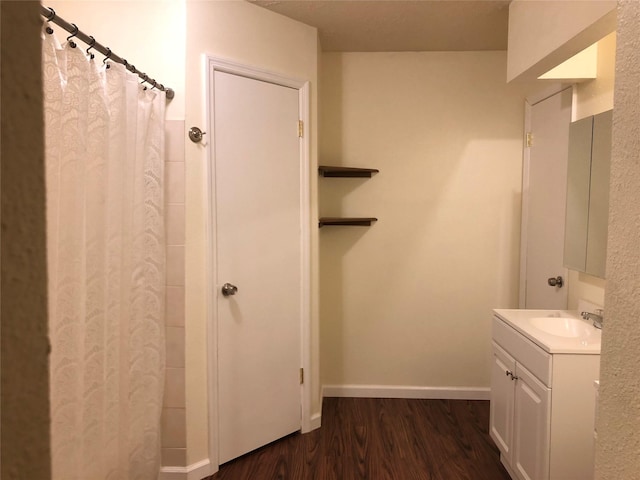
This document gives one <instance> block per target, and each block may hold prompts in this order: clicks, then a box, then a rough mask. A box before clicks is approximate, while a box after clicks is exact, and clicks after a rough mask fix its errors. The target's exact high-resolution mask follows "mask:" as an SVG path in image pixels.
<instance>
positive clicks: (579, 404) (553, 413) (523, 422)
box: [489, 315, 600, 480]
mask: <svg viewBox="0 0 640 480" xmlns="http://www.w3.org/2000/svg"><path fill="white" fill-rule="evenodd" d="M492 332H493V363H492V375H491V414H490V428H489V432H490V435H491V438H492V439H493V440H494V442H495V443H496V445H497V446H498V448H499V449H500V453H501V454H500V458H501V461H502V463H503V464H504V466H505V467H506V468H507V470H508V471H509V474H510V475H511V476H512V478H514V480H588V479H591V478H593V455H594V440H593V426H594V419H595V397H594V394H593V381H594V380H595V379H597V378H598V373H599V358H600V356H599V355H594V354H576V353H568V354H567V353H551V352H548V351H545V350H544V349H543V348H542V347H541V346H540V345H538V344H536V343H535V342H534V341H532V340H531V339H530V338H527V336H525V335H523V334H522V333H521V332H519V331H518V330H516V328H514V327H513V326H512V325H511V324H509V322H508V321H506V320H504V319H503V318H501V317H500V316H498V315H496V316H494V318H493V330H492Z"/></svg>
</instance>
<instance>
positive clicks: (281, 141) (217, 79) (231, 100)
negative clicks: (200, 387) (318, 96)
mask: <svg viewBox="0 0 640 480" xmlns="http://www.w3.org/2000/svg"><path fill="white" fill-rule="evenodd" d="M213 85H214V95H213V112H212V114H213V115H212V118H213V121H214V125H213V127H214V152H215V153H214V162H215V175H214V177H215V181H214V189H215V222H216V225H215V232H216V233H215V238H214V242H216V246H215V255H216V265H217V268H216V270H217V271H216V273H215V279H216V284H217V289H218V297H217V325H218V342H217V352H218V376H217V382H218V430H219V432H218V433H219V437H218V445H219V463H224V462H226V461H228V460H231V459H233V458H236V457H238V456H240V455H242V454H244V453H247V452H249V451H251V450H253V449H255V448H258V447H260V446H262V445H264V444H266V443H269V442H271V441H273V440H275V439H278V438H280V437H282V436H285V435H287V434H289V433H292V432H295V431H297V430H300V426H301V423H300V422H301V387H300V380H299V369H300V367H301V315H302V313H301V308H302V307H301V305H302V301H301V298H302V285H303V281H302V271H303V268H302V264H301V262H302V260H301V249H302V240H301V235H302V233H301V232H302V226H301V208H302V201H301V194H300V192H301V188H300V181H301V180H300V179H301V173H300V172H301V162H300V138H299V137H298V119H299V105H298V102H299V92H298V90H297V89H294V88H289V87H285V86H281V85H276V84H273V83H269V82H264V81H259V80H254V79H251V78H246V77H243V76H239V75H234V74H230V73H224V72H219V71H216V72H215V74H214V84H213ZM225 283H229V284H232V285H234V286H236V287H237V292H235V294H231V295H227V296H225V295H223V293H222V289H223V285H224V284H225ZM228 290H232V288H231V287H229V288H228ZM230 293H233V292H232V291H231V292H230Z"/></svg>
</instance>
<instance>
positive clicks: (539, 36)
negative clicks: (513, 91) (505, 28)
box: [507, 0, 616, 81]
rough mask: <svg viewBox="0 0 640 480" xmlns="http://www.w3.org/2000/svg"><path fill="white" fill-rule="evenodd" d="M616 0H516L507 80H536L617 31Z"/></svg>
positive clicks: (512, 7) (512, 6) (511, 19)
mask: <svg viewBox="0 0 640 480" xmlns="http://www.w3.org/2000/svg"><path fill="white" fill-rule="evenodd" d="M615 8H616V1H615V0H514V1H513V2H511V4H510V5H509V49H508V52H509V53H508V65H507V81H511V80H514V79H520V80H535V79H536V78H538V77H539V76H540V75H542V74H543V73H545V72H547V71H549V70H550V69H552V68H554V67H556V66H557V65H559V64H560V63H562V62H564V61H565V60H567V59H568V58H570V57H572V56H573V55H575V54H576V53H578V52H580V51H581V50H583V49H584V48H586V47H587V46H589V45H591V44H592V43H595V42H597V41H598V40H600V39H601V38H602V37H604V36H605V35H607V34H608V33H610V32H612V31H613V30H615Z"/></svg>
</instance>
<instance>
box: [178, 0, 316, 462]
mask: <svg viewBox="0 0 640 480" xmlns="http://www.w3.org/2000/svg"><path fill="white" fill-rule="evenodd" d="M187 25H188V29H187V64H186V68H187V72H188V75H187V83H186V87H187V104H186V124H187V125H186V126H187V127H190V126H192V125H198V126H202V125H205V118H206V102H205V99H204V95H203V92H204V87H203V85H204V83H203V81H204V74H203V70H202V65H203V55H205V54H208V55H212V56H218V57H222V58H225V59H229V60H232V61H234V62H237V63H243V64H246V65H249V66H253V67H259V68H264V69H267V70H270V71H273V72H275V73H279V74H281V75H284V76H288V77H293V78H297V79H301V80H309V81H310V82H311V119H312V120H311V125H310V126H308V132H309V134H310V135H311V166H310V169H311V172H315V170H316V169H317V144H316V142H317V140H316V139H317V134H316V132H317V126H316V121H315V118H316V116H317V113H316V112H317V101H318V100H317V99H318V94H317V76H318V56H317V52H318V45H317V43H318V40H317V32H316V29H315V28H312V27H308V26H306V25H303V24H301V23H299V22H295V21H293V20H290V19H288V18H286V17H283V16H281V15H277V14H274V13H272V12H269V11H267V10H265V9H263V8H260V7H257V6H255V5H251V4H249V3H247V2H244V1H235V0H229V1H214V2H203V1H188V2H187ZM206 161H207V158H206V155H205V149H204V146H203V144H194V143H192V142H187V146H186V180H185V181H186V189H187V190H186V208H187V212H186V213H187V218H186V319H185V321H186V355H187V357H186V364H187V373H186V390H187V446H188V452H187V461H188V463H189V464H193V463H194V462H198V461H200V460H202V459H204V458H207V457H208V449H207V448H208V430H207V426H208V424H207V419H208V413H207V412H208V411H207V402H208V396H207V382H206V378H207V363H206V362H207V344H206V339H207V321H208V319H207V311H206V299H207V292H208V285H207V277H206V271H205V267H206V262H205V259H206V258H207V256H206V253H207V250H206V246H205V238H206V232H205V225H206V223H205V214H206V212H205V207H206V203H205V199H206V178H207V169H206ZM316 185H317V178H316V177H315V175H313V176H312V184H311V199H312V220H311V221H312V232H311V238H312V245H311V248H312V277H313V278H312V286H311V288H312V292H314V291H317V281H316V278H317V268H316V267H315V265H317V263H316V260H315V259H317V235H318V234H317V228H316V227H315V225H317V223H316V221H317V219H316V217H315V208H316V202H315V198H316ZM312 310H313V313H312V336H313V339H314V340H313V342H314V348H313V349H312V357H313V361H312V364H314V365H316V366H317V365H318V363H319V360H318V347H317V343H318V335H317V331H318V316H317V313H315V312H316V311H317V295H316V294H314V293H312ZM316 368H317V367H316ZM313 377H314V373H313V372H312V375H311V379H310V381H311V382H313V383H312V388H313V391H314V394H313V400H314V402H313V405H312V410H313V411H314V412H319V409H320V402H319V385H318V381H317V378H318V374H317V372H316V373H315V380H314V378H313Z"/></svg>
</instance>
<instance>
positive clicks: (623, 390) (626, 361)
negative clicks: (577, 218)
mask: <svg viewBox="0 0 640 480" xmlns="http://www.w3.org/2000/svg"><path fill="white" fill-rule="evenodd" d="M638 152H640V2H638V1H637V0H621V1H620V2H619V4H618V31H617V59H616V80H615V109H614V118H613V153H612V162H611V193H610V204H609V244H608V258H607V292H606V294H605V301H606V305H607V318H606V323H605V328H604V330H603V336H602V363H601V368H600V372H601V373H600V382H601V387H600V410H599V418H598V422H597V429H598V443H597V448H596V478H597V479H615V480H619V479H637V478H638V475H639V473H638V472H640V376H639V375H638V365H640V254H639V251H640V250H639V248H640V193H639V192H640V162H639V161H638V156H639V154H638Z"/></svg>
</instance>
